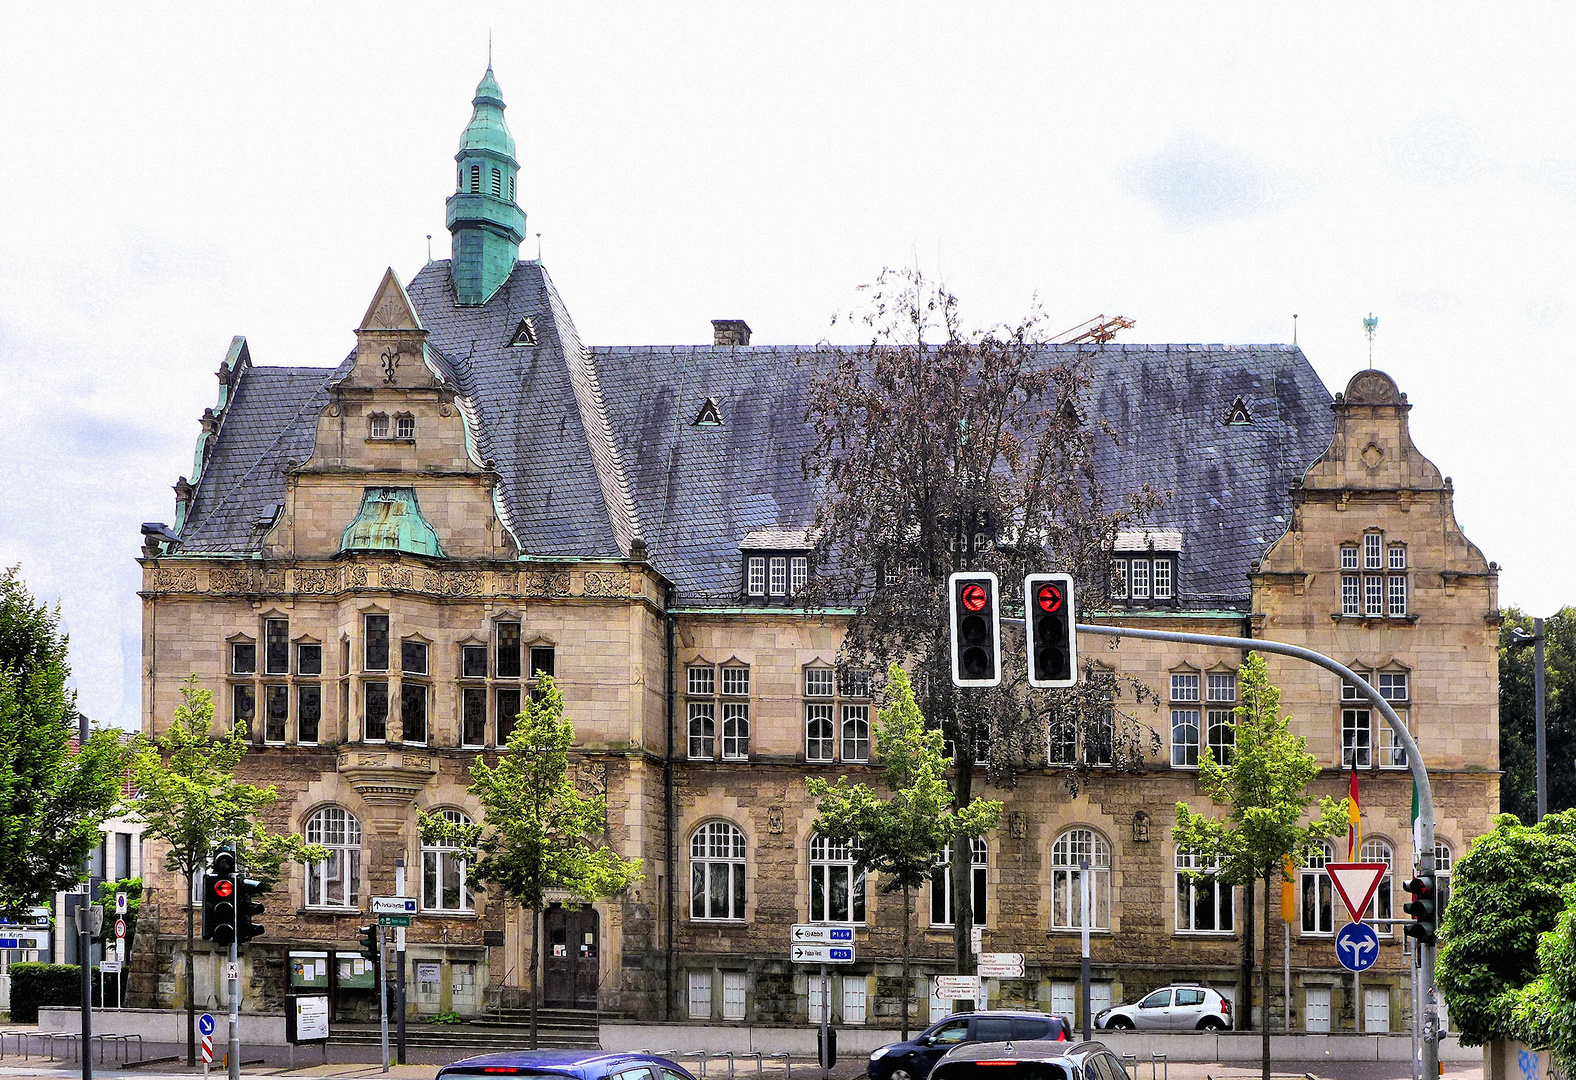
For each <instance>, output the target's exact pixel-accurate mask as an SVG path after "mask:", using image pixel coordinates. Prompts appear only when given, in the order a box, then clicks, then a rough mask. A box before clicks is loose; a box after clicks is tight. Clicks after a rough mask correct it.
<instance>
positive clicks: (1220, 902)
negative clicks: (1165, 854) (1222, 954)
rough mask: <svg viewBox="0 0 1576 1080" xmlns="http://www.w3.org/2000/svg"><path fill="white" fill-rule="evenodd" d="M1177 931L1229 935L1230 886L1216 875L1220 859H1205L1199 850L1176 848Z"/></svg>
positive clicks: (1230, 924) (1230, 923)
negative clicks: (1202, 875)
mask: <svg viewBox="0 0 1576 1080" xmlns="http://www.w3.org/2000/svg"><path fill="white" fill-rule="evenodd" d="M1176 869H1177V932H1178V933H1182V934H1218V933H1230V932H1231V931H1232V930H1233V929H1235V926H1234V924H1233V922H1232V917H1231V916H1232V910H1231V886H1229V885H1222V884H1221V883H1220V882H1218V881H1216V880H1215V878H1214V877H1213V876H1210V877H1195V876H1194V875H1195V874H1209V875H1213V874H1215V873H1216V872H1217V871H1219V870H1220V860H1219V859H1206V858H1204V857H1203V856H1202V855H1200V854H1199V853H1198V852H1196V851H1192V850H1190V849H1188V848H1177V854H1176Z"/></svg>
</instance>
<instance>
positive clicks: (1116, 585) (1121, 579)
mask: <svg viewBox="0 0 1576 1080" xmlns="http://www.w3.org/2000/svg"><path fill="white" fill-rule="evenodd" d="M1111 599H1112V600H1126V599H1127V560H1126V559H1113V560H1112V561H1111Z"/></svg>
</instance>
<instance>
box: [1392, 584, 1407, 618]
mask: <svg viewBox="0 0 1576 1080" xmlns="http://www.w3.org/2000/svg"><path fill="white" fill-rule="evenodd" d="M1389 603H1390V617H1391V618H1392V619H1399V618H1403V617H1404V616H1405V615H1406V575H1405V574H1391V575H1390V594H1389Z"/></svg>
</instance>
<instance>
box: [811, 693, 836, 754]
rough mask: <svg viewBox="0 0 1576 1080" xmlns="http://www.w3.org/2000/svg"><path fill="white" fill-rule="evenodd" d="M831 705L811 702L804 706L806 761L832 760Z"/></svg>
mask: <svg viewBox="0 0 1576 1080" xmlns="http://www.w3.org/2000/svg"><path fill="white" fill-rule="evenodd" d="M832 746H833V739H832V705H831V703H830V702H820V701H811V702H807V703H806V704H805V719H804V757H805V760H806V761H831V760H832Z"/></svg>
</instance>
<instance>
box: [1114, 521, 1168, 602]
mask: <svg viewBox="0 0 1576 1080" xmlns="http://www.w3.org/2000/svg"><path fill="white" fill-rule="evenodd" d="M1181 557H1182V533H1181V532H1180V531H1179V530H1176V529H1135V530H1130V531H1129V530H1124V531H1122V532H1119V533H1117V535H1116V543H1115V545H1114V550H1113V551H1112V558H1111V599H1112V600H1113V601H1116V602H1118V603H1123V604H1127V605H1130V606H1135V607H1151V606H1154V605H1156V604H1173V603H1175V602H1176V601H1177V598H1178V593H1177V571H1178V563H1179V561H1180V559H1181Z"/></svg>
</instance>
